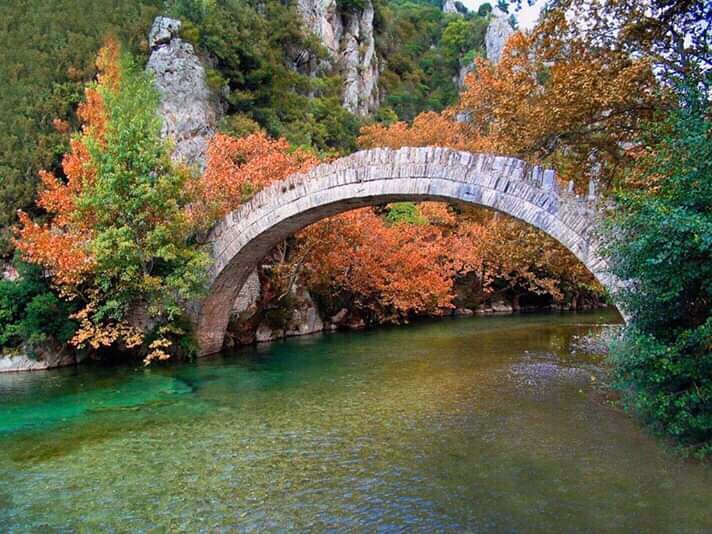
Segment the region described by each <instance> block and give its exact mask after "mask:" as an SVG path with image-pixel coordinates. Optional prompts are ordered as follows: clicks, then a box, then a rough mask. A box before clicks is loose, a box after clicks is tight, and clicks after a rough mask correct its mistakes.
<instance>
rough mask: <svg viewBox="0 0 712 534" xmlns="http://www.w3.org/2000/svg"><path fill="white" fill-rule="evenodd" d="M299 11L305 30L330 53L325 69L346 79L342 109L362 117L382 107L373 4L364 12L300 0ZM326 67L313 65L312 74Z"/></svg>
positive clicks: (323, 0)
mask: <svg viewBox="0 0 712 534" xmlns="http://www.w3.org/2000/svg"><path fill="white" fill-rule="evenodd" d="M297 9H298V11H299V13H300V15H301V16H302V19H303V20H304V25H305V27H306V29H307V30H309V31H311V32H312V33H314V34H315V35H316V36H317V37H318V38H319V39H320V40H321V43H322V44H323V45H324V47H325V48H326V49H327V50H328V52H329V56H330V60H329V61H328V62H327V63H328V65H326V66H329V67H331V66H335V67H336V68H337V69H338V70H339V71H340V72H341V73H342V74H343V76H344V94H343V106H344V107H345V108H346V109H348V110H349V111H351V112H352V113H356V114H359V115H367V114H369V113H371V112H372V111H374V110H375V109H376V108H377V107H378V104H379V91H378V76H379V62H378V57H377V56H376V41H375V39H374V31H373V17H374V13H375V11H374V8H373V2H372V0H366V1H365V4H364V8H363V9H362V10H360V9H353V8H344V7H341V6H339V5H338V3H337V0H299V1H298V3H297ZM324 66H325V65H312V70H313V71H314V70H318V69H321V68H323V67H324Z"/></svg>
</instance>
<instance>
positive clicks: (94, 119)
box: [15, 39, 120, 293]
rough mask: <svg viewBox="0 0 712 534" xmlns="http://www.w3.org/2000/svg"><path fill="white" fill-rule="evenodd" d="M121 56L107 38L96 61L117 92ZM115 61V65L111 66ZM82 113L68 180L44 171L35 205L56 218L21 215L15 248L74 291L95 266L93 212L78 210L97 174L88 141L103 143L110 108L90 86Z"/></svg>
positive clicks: (66, 163) (67, 162) (65, 165)
mask: <svg viewBox="0 0 712 534" xmlns="http://www.w3.org/2000/svg"><path fill="white" fill-rule="evenodd" d="M119 54H120V48H119V44H118V41H116V40H115V39H108V40H107V42H106V45H105V46H104V48H102V50H101V51H100V53H99V56H98V59H97V67H98V68H99V69H100V75H99V80H100V84H102V88H104V87H105V88H106V89H108V90H111V91H118V89H119V81H120V75H119V69H118V66H117V65H118V57H119ZM113 62H115V63H116V65H115V66H113V67H112V66H111V65H112V64H113ZM104 84H106V85H105V86H104ZM77 114H78V115H79V118H80V119H81V120H82V135H81V136H79V137H76V138H74V139H72V140H71V142H70V152H69V153H67V154H66V155H65V156H64V158H63V160H62V171H63V172H64V176H65V179H60V178H58V177H57V176H56V175H55V174H54V173H52V172H49V171H41V172H40V181H41V184H42V187H41V189H40V191H39V192H38V195H37V201H36V203H37V206H39V207H41V208H42V209H44V210H45V211H46V212H47V213H48V214H49V215H51V216H52V222H51V223H50V224H48V225H39V224H37V223H35V222H34V221H32V220H31V219H30V218H29V217H28V216H27V214H24V213H20V214H19V219H20V225H21V226H20V228H19V229H18V231H17V239H16V240H15V246H16V247H17V249H18V250H19V251H20V252H21V253H22V255H23V257H24V258H25V259H26V260H27V261H29V262H32V263H36V264H38V265H41V266H42V267H44V268H45V269H47V270H48V271H49V272H50V274H51V275H52V278H53V280H54V282H55V284H57V285H58V286H59V287H60V289H61V290H62V291H63V292H70V293H71V291H70V289H69V288H70V287H74V286H76V285H78V284H79V283H80V282H81V281H82V280H83V279H84V278H85V276H86V275H87V273H89V272H91V270H92V269H93V267H94V260H93V258H92V257H91V254H90V253H89V252H88V251H87V250H86V248H85V246H84V245H85V244H86V242H87V241H88V240H89V239H91V237H92V236H91V227H92V224H91V221H92V219H93V215H92V214H91V213H87V212H86V211H85V210H81V209H79V208H78V206H77V202H76V201H77V199H78V198H79V197H80V196H81V193H82V191H83V190H84V188H85V187H86V186H87V185H90V184H91V183H93V181H94V179H95V176H96V169H95V168H94V167H93V163H92V160H91V155H90V153H89V148H88V145H89V144H90V143H99V144H101V143H103V142H104V135H105V129H106V110H105V107H104V100H103V97H102V96H101V93H100V92H99V90H98V88H97V87H88V88H87V89H86V91H85V100H84V101H83V102H82V103H81V104H80V105H79V108H78V110H77ZM63 286H66V287H63Z"/></svg>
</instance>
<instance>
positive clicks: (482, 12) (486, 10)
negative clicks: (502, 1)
mask: <svg viewBox="0 0 712 534" xmlns="http://www.w3.org/2000/svg"><path fill="white" fill-rule="evenodd" d="M490 13H492V4H490V3H489V2H485V3H484V4H482V5H481V6H480V7H479V8H478V9H477V15H478V16H480V17H488V16H489V15H490Z"/></svg>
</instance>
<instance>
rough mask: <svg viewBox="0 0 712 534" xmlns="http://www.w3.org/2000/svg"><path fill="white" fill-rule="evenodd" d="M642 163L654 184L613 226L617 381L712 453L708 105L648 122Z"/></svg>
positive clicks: (627, 199) (670, 429) (663, 424)
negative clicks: (623, 323) (621, 312)
mask: <svg viewBox="0 0 712 534" xmlns="http://www.w3.org/2000/svg"><path fill="white" fill-rule="evenodd" d="M649 133H650V137H651V145H650V146H652V147H653V151H652V154H653V155H652V156H651V157H650V158H649V159H648V160H646V161H644V164H645V165H646V166H647V167H646V171H647V173H646V174H647V176H649V177H650V179H651V180H656V187H655V188H654V189H653V190H652V191H647V192H626V193H622V194H621V195H620V197H619V203H620V212H619V214H618V215H617V216H616V218H615V219H614V221H613V223H612V225H611V228H610V232H609V235H610V238H611V244H610V246H609V247H608V254H609V257H610V261H611V264H612V265H613V269H614V272H615V274H616V275H617V276H619V277H620V278H621V279H623V280H629V281H630V282H629V283H628V285H627V287H626V288H625V289H624V290H623V291H622V292H621V295H620V298H621V301H622V304H623V306H624V308H625V310H626V311H627V312H628V314H629V315H630V323H629V327H628V329H627V332H626V335H625V338H624V339H623V341H622V342H621V343H620V344H619V345H618V346H617V347H616V348H615V350H614V354H615V357H614V360H613V361H614V364H615V367H616V372H617V376H618V379H619V383H620V385H621V386H622V387H624V388H625V389H626V390H627V391H628V392H629V393H630V396H629V398H630V401H631V403H632V405H634V406H635V407H636V408H637V409H638V410H639V411H640V413H641V414H642V415H643V416H644V417H645V418H646V419H647V420H649V421H650V422H651V423H652V424H653V425H654V427H655V428H656V429H658V430H659V431H660V432H662V433H664V434H666V435H668V436H671V437H673V438H675V439H676V440H677V441H678V442H679V443H681V444H683V445H690V446H694V447H697V448H699V449H698V451H699V453H700V454H703V453H710V452H712V125H711V124H710V120H709V103H708V102H707V101H706V100H705V98H704V97H703V96H701V95H694V92H693V91H687V93H686V98H685V102H684V104H683V105H682V106H681V107H680V108H679V109H677V110H676V111H674V112H672V113H671V114H670V116H669V118H668V119H667V120H665V121H663V122H662V123H661V124H658V125H656V126H654V127H652V128H651V131H650V132H649Z"/></svg>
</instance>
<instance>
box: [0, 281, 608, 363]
mask: <svg viewBox="0 0 712 534" xmlns="http://www.w3.org/2000/svg"><path fill="white" fill-rule="evenodd" d="M299 302H301V306H298V307H295V308H294V310H293V313H292V315H291V316H290V317H289V319H288V320H287V326H286V327H284V326H283V327H281V328H279V327H277V328H271V327H270V326H269V323H268V322H267V321H265V320H264V318H263V320H262V321H260V322H258V323H255V321H254V319H253V318H252V317H248V318H247V319H245V318H244V316H243V318H242V319H240V318H239V315H238V321H241V322H238V323H237V324H235V323H233V324H232V328H231V330H230V331H229V332H228V335H229V337H228V340H227V343H226V348H227V349H235V348H238V347H245V346H250V345H257V344H265V343H271V342H273V341H277V340H281V339H287V338H292V337H302V336H309V335H313V334H318V333H321V332H336V331H339V330H341V331H348V330H364V329H375V328H378V327H380V326H383V325H382V324H367V323H366V322H365V321H363V320H362V319H354V318H353V317H349V313H348V310H346V309H343V310H341V311H339V312H338V313H337V314H336V315H335V316H333V317H331V318H329V319H325V320H322V319H321V317H320V315H319V312H318V310H317V308H316V305H315V304H314V302H313V300H312V299H311V297H309V296H308V294H307V298H306V299H304V298H303V297H302V299H301V300H300V301H299ZM238 304H239V303H238ZM243 305H244V303H243ZM250 305H251V304H247V306H245V309H247V307H249V306H250ZM604 308H605V307H603V306H602V307H599V308H595V309H604ZM581 311H590V310H587V309H584V310H581ZM552 312H561V313H566V312H571V310H566V309H564V308H563V307H552V306H548V307H537V308H525V309H521V310H517V311H515V310H514V309H513V308H512V306H511V305H508V304H506V303H503V302H502V303H495V304H494V305H490V306H487V307H483V308H479V309H476V310H472V309H469V308H456V309H454V310H453V311H452V313H451V314H450V315H445V316H437V317H436V316H430V317H427V316H426V317H419V318H417V319H416V322H417V320H421V321H422V320H427V319H440V318H448V317H451V318H463V317H472V316H481V317H487V316H497V315H513V314H524V315H526V314H533V313H552ZM251 319H252V320H251ZM255 325H257V326H255ZM409 325H410V321H406V322H403V323H401V324H399V325H397V326H401V327H406V326H409ZM588 343H589V348H590V349H591V350H590V352H601V353H602V352H603V351H604V350H605V347H604V346H603V345H604V344H605V340H603V339H602V338H600V339H599V338H596V337H591V339H590V340H589V341H588ZM582 348H583V345H582ZM86 360H87V357H86V355H83V356H82V355H80V354H78V353H77V352H76V351H73V350H71V349H69V348H67V347H65V348H54V349H51V348H49V349H48V348H44V349H41V350H37V351H36V352H34V354H32V355H30V353H29V351H28V352H23V351H21V350H18V351H16V352H14V353H10V354H5V355H0V374H1V373H22V372H33V371H48V370H52V369H60V368H63V367H71V366H74V365H79V364H81V363H82V362H84V361H86Z"/></svg>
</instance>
